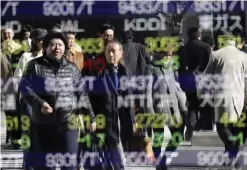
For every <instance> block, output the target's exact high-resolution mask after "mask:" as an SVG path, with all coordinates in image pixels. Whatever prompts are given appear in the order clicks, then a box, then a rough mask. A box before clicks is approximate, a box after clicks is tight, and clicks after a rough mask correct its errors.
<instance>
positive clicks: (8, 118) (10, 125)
mask: <svg viewBox="0 0 247 170" xmlns="http://www.w3.org/2000/svg"><path fill="white" fill-rule="evenodd" d="M13 126H14V123H13V120H12V117H11V116H6V127H7V130H8V131H12V130H13Z"/></svg>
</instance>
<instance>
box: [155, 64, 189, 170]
mask: <svg viewBox="0 0 247 170" xmlns="http://www.w3.org/2000/svg"><path fill="white" fill-rule="evenodd" d="M161 61H162V59H161ZM163 61H164V60H163ZM151 70H152V74H153V88H152V96H153V97H152V98H153V100H152V102H153V103H152V105H153V109H154V112H155V118H154V121H153V122H152V124H151V126H152V128H153V131H154V142H153V152H154V154H155V158H156V169H157V170H164V169H166V166H165V160H166V158H165V156H162V155H164V154H161V147H162V144H163V139H164V126H165V124H167V126H168V128H169V130H170V132H171V135H172V139H171V140H170V141H169V143H168V145H167V147H166V152H172V151H174V150H176V148H177V147H178V146H179V144H180V143H181V142H182V141H183V139H184V137H183V132H184V125H185V124H186V122H187V121H186V120H185V118H187V116H184V115H187V113H188V110H187V107H186V95H185V93H184V92H183V91H182V89H181V87H180V85H179V83H178V82H177V81H176V79H175V76H174V72H173V71H172V70H170V71H169V70H167V68H164V64H162V62H155V60H154V62H153V64H152V67H151ZM158 120H159V123H157V124H156V123H155V122H158Z"/></svg>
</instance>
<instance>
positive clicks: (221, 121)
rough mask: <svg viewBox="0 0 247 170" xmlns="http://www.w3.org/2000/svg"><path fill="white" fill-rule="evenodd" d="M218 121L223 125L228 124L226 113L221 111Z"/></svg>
mask: <svg viewBox="0 0 247 170" xmlns="http://www.w3.org/2000/svg"><path fill="white" fill-rule="evenodd" d="M219 122H220V123H221V124H223V125H225V127H226V126H227V125H228V123H229V120H228V115H227V113H226V112H224V113H223V115H222V116H221V118H220V121H219Z"/></svg>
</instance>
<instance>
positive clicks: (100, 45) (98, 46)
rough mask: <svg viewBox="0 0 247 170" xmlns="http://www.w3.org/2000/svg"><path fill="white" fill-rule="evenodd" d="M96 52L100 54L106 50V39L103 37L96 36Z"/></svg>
mask: <svg viewBox="0 0 247 170" xmlns="http://www.w3.org/2000/svg"><path fill="white" fill-rule="evenodd" d="M94 41H95V47H96V50H95V53H97V54H99V53H102V52H103V51H104V41H103V40H102V39H101V38H96V39H95V40H94Z"/></svg>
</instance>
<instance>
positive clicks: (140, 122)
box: [136, 113, 144, 128]
mask: <svg viewBox="0 0 247 170" xmlns="http://www.w3.org/2000/svg"><path fill="white" fill-rule="evenodd" d="M143 120H144V115H143V114H142V113H138V114H137V115H136V123H137V128H143V127H144V125H143Z"/></svg>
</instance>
